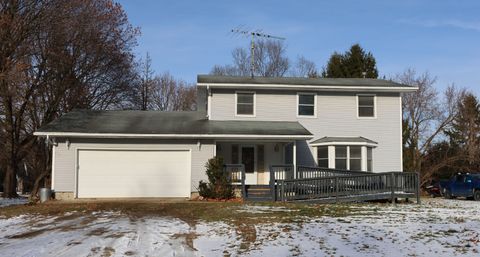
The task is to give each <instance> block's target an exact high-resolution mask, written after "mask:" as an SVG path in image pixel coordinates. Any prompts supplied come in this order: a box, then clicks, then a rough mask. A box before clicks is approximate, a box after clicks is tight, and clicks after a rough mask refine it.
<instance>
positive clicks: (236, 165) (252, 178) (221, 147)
mask: <svg viewBox="0 0 480 257" xmlns="http://www.w3.org/2000/svg"><path fill="white" fill-rule="evenodd" d="M215 154H216V156H220V157H222V158H223V160H224V163H225V164H226V167H228V168H229V169H232V172H233V173H232V174H234V175H233V176H237V177H238V178H240V175H241V174H237V173H238V172H234V171H233V170H234V169H240V167H242V169H243V171H244V174H245V175H244V176H242V177H244V180H245V181H244V182H243V183H244V184H245V185H246V186H247V187H251V188H253V187H252V186H255V185H257V186H260V185H263V186H266V185H270V176H271V175H270V167H272V166H276V165H281V166H289V167H290V166H291V171H292V172H291V174H294V172H293V171H294V167H295V166H296V165H297V158H296V141H295V140H283V141H280V140H277V141H261V142H259V141H235V142H228V141H224V142H216V153H215ZM292 178H293V177H292ZM234 180H238V179H234ZM232 183H234V184H239V183H241V181H236V182H235V181H232Z"/></svg>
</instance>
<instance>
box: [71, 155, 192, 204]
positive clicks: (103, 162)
mask: <svg viewBox="0 0 480 257" xmlns="http://www.w3.org/2000/svg"><path fill="white" fill-rule="evenodd" d="M190 155H191V154H190V151H189V150H95V149H92V150H83V149H79V150H78V166H77V178H78V180H77V186H78V190H77V192H78V195H77V197H78V198H109V197H190V181H191V179H190V178H191V175H190V174H191V171H190V169H191V165H190V163H191V156H190Z"/></svg>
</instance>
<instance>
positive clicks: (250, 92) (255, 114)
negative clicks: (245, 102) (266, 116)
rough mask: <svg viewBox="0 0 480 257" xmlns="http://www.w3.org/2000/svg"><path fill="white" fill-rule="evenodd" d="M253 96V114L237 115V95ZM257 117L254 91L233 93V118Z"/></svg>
mask: <svg viewBox="0 0 480 257" xmlns="http://www.w3.org/2000/svg"><path fill="white" fill-rule="evenodd" d="M239 93H240V94H242V93H243V94H253V114H238V113H237V104H238V94H239ZM256 116H257V93H256V92H255V91H235V117H256Z"/></svg>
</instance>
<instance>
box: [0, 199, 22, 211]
mask: <svg viewBox="0 0 480 257" xmlns="http://www.w3.org/2000/svg"><path fill="white" fill-rule="evenodd" d="M26 203H28V198H27V197H17V198H3V197H0V208H2V207H7V206H10V205H20V204H26Z"/></svg>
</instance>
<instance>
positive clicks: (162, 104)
mask: <svg viewBox="0 0 480 257" xmlns="http://www.w3.org/2000/svg"><path fill="white" fill-rule="evenodd" d="M195 96H196V91H195V88H194V87H193V86H191V85H188V84H187V83H186V82H184V81H182V80H177V79H175V78H174V77H173V76H172V75H170V73H168V72H165V73H163V74H161V75H159V76H156V77H155V79H154V81H153V85H152V95H151V98H152V102H151V106H150V109H152V110H159V111H185V110H193V109H194V108H195V100H196V99H195Z"/></svg>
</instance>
